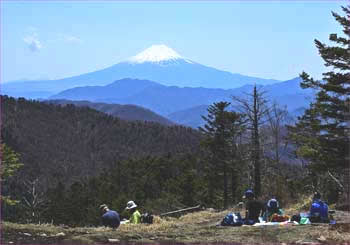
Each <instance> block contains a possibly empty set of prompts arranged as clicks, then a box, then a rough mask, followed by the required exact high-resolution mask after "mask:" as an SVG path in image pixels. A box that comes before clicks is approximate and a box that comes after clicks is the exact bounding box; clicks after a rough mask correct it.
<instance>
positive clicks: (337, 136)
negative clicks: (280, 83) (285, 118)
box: [290, 6, 350, 189]
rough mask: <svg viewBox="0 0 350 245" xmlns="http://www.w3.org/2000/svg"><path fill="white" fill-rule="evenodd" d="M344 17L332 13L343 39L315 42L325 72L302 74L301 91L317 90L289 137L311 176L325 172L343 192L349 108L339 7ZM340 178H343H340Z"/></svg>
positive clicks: (349, 17) (348, 38)
mask: <svg viewBox="0 0 350 245" xmlns="http://www.w3.org/2000/svg"><path fill="white" fill-rule="evenodd" d="M342 9H343V11H344V12H345V13H346V16H344V17H343V16H340V15H338V14H337V13H334V12H332V15H333V16H334V18H335V19H336V20H337V21H338V22H339V23H340V24H341V25H342V27H343V33H344V34H345V37H339V36H338V35H337V34H330V36H329V40H330V41H331V42H332V43H335V46H328V45H326V44H324V43H322V42H320V41H318V40H317V39H315V44H316V47H317V48H318V51H319V54H320V55H321V57H322V59H323V60H324V62H325V66H326V67H330V68H331V69H329V71H327V72H325V73H323V79H322V80H315V79H313V78H311V77H310V76H309V75H308V74H307V73H306V72H303V73H302V74H301V75H300V76H301V78H302V79H303V81H302V83H301V86H302V88H314V89H316V90H317V94H316V98H315V101H314V102H313V103H312V104H311V105H310V108H309V109H307V110H306V111H305V113H304V115H303V116H302V117H301V118H299V121H298V123H297V124H296V125H295V127H290V135H291V137H292V139H293V140H294V141H295V142H296V144H297V146H298V149H297V154H298V155H299V156H300V157H302V158H303V159H305V160H307V161H308V162H307V165H308V167H309V169H310V170H311V171H313V172H314V173H318V174H322V173H326V174H328V175H329V177H331V178H332V179H333V180H335V181H336V182H337V184H338V185H339V188H341V189H344V182H343V181H342V180H344V173H346V171H344V170H345V169H347V168H349V160H350V159H349V143H350V140H349V119H350V117H349V108H350V107H349V106H350V6H348V7H342ZM342 176H343V177H342Z"/></svg>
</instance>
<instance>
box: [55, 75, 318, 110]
mask: <svg viewBox="0 0 350 245" xmlns="http://www.w3.org/2000/svg"><path fill="white" fill-rule="evenodd" d="M139 82H140V84H142V86H141V87H140V88H138V84H139ZM299 84H300V78H295V79H292V80H288V81H285V82H281V83H278V84H273V85H266V86H259V89H263V90H265V91H267V94H266V96H267V97H268V99H269V100H271V101H272V100H275V101H276V102H278V103H279V104H280V105H286V106H288V110H295V109H297V108H300V107H303V106H307V105H308V104H309V100H308V98H312V96H313V95H312V92H311V91H310V90H301V89H300V88H299ZM252 90H253V85H245V86H243V87H240V88H236V89H210V88H189V87H185V88H180V87H176V86H164V85H160V84H157V83H155V82H151V81H146V80H137V79H123V80H119V81H115V82H114V83H112V84H110V85H108V86H100V87H81V88H74V89H70V90H67V91H63V92H61V93H59V94H57V95H55V96H52V97H51V99H69V100H89V101H94V102H105V103H117V104H134V105H138V106H142V107H145V108H148V109H150V110H152V111H154V112H156V113H158V114H160V115H162V116H167V115H169V114H171V113H174V112H177V111H182V110H186V109H189V108H192V107H196V106H200V105H210V104H212V103H214V102H218V101H223V100H224V101H231V97H232V95H235V96H244V94H245V93H251V91H252Z"/></svg>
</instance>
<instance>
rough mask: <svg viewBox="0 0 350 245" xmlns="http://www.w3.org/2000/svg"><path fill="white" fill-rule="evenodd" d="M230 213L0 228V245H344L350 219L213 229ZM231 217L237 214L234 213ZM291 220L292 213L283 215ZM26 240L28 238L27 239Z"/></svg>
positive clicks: (338, 216)
mask: <svg viewBox="0 0 350 245" xmlns="http://www.w3.org/2000/svg"><path fill="white" fill-rule="evenodd" d="M229 211H231V210H226V211H222V212H215V211H209V210H205V211H200V212H196V213H191V214H187V215H184V216H182V217H180V218H178V219H177V218H163V219H161V218H160V217H157V216H156V217H155V219H154V224H152V225H144V224H142V225H132V224H126V225H121V226H120V227H119V228H118V229H117V230H113V229H111V228H105V227H94V228H87V227H79V228H67V227H60V226H53V225H47V224H44V225H34V224H14V223H8V222H4V223H3V224H2V231H3V236H2V238H3V241H2V243H10V242H13V243H22V244H57V243H66V244H67V243H69V244H94V243H107V242H108V241H109V240H110V239H114V240H111V241H114V242H117V243H118V241H120V242H123V243H124V242H138V243H158V244H159V243H175V242H176V243H201V244H208V243H237V244H266V243H268V244H282V243H285V244H308V243H310V242H312V243H317V244H321V243H322V244H335V243H336V244H350V243H349V241H350V213H349V212H341V211H337V212H336V214H335V218H336V219H337V221H338V224H337V225H335V226H329V225H317V226H316V225H305V226H300V225H299V226H294V225H293V226H292V225H290V226H270V227H250V226H243V227H219V226H216V224H217V223H218V222H219V221H221V219H222V218H223V217H224V216H225V215H226V214H227V213H228V212H229ZM235 211H237V210H235ZM286 211H287V213H288V214H293V213H295V211H296V207H290V208H289V209H288V210H286ZM28 234H29V235H28Z"/></svg>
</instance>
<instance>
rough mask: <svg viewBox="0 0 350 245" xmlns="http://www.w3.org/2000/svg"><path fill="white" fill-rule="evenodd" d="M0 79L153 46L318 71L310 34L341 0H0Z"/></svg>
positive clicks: (269, 67) (249, 70) (76, 69)
mask: <svg viewBox="0 0 350 245" xmlns="http://www.w3.org/2000/svg"><path fill="white" fill-rule="evenodd" d="M0 3H1V81H10V80H19V79H39V78H41V79H47V78H49V79H57V78H64V77H69V76H73V75H79V74H82V73H86V72H91V71H95V70H98V69H102V68H105V67H108V66H111V65H113V64H116V63H118V62H121V61H123V60H125V59H127V58H129V57H130V56H133V55H136V54H137V53H139V52H141V51H142V50H144V49H146V48H148V47H149V46H151V45H153V44H165V45H167V46H169V47H170V48H172V49H174V50H175V51H176V52H178V53H179V54H180V55H182V56H184V57H186V58H189V59H191V60H194V61H196V62H198V63H201V64H204V65H207V66H211V67H215V68H217V69H222V70H226V71H230V72H232V73H240V74H244V75H249V76H257V77H261V78H274V79H279V80H287V79H291V78H293V77H296V76H297V75H298V74H299V73H300V72H301V71H303V70H305V71H307V72H308V73H310V74H311V75H312V76H314V77H315V78H321V74H322V72H324V71H325V68H324V66H323V61H322V59H321V58H320V57H319V55H318V52H317V49H316V48H315V45H314V42H313V40H314V39H315V38H317V39H318V40H320V41H322V42H326V43H328V42H327V40H328V36H329V34H330V33H341V27H340V25H339V24H338V23H337V22H336V21H335V20H334V18H333V17H332V15H331V11H335V12H337V13H340V14H341V15H344V14H343V12H342V11H341V7H340V6H341V5H346V4H347V2H346V1H288V2H283V1H248V2H242V1H222V2H214V1H212V2H210V1H195V2H185V1H177V2H171V1H163V2H160V1H154V2H146V1H139V2H137V1H132V2H122V1H106V2H93V1H77V2H73V1H62V2H60V1H43V0H42V1H27V2H24V1H22V2H21V1H0Z"/></svg>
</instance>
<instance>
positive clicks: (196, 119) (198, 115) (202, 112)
mask: <svg viewBox="0 0 350 245" xmlns="http://www.w3.org/2000/svg"><path fill="white" fill-rule="evenodd" d="M207 109H208V105H199V106H195V107H191V108H188V109H185V110H181V111H176V112H173V113H171V114H169V115H168V116H167V117H168V118H169V119H170V120H172V121H173V122H177V123H179V124H182V125H186V126H189V127H192V128H197V127H199V126H203V125H204V120H203V119H202V116H207V115H208V111H207Z"/></svg>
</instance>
